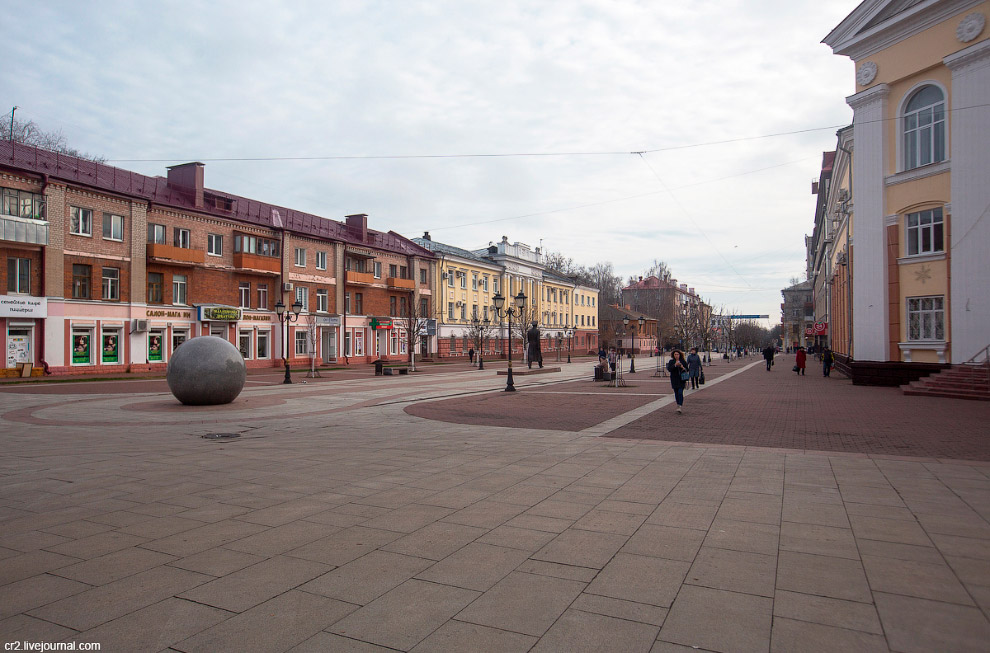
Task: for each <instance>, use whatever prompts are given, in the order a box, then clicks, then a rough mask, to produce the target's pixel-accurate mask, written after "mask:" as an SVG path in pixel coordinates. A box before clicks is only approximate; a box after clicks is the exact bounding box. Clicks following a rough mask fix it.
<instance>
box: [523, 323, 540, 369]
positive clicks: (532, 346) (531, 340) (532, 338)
mask: <svg viewBox="0 0 990 653" xmlns="http://www.w3.org/2000/svg"><path fill="white" fill-rule="evenodd" d="M526 342H527V343H528V348H527V350H526V362H527V363H528V364H529V369H533V361H534V360H535V361H536V362H538V363H539V364H540V368H542V367H543V352H542V351H540V330H539V329H538V328H536V322H533V326H531V327H530V328H529V331H527V332H526Z"/></svg>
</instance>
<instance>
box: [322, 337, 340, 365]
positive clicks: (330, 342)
mask: <svg viewBox="0 0 990 653" xmlns="http://www.w3.org/2000/svg"><path fill="white" fill-rule="evenodd" d="M322 339H323V362H324V363H332V362H334V361H336V360H337V329H335V328H329V329H323V338H322Z"/></svg>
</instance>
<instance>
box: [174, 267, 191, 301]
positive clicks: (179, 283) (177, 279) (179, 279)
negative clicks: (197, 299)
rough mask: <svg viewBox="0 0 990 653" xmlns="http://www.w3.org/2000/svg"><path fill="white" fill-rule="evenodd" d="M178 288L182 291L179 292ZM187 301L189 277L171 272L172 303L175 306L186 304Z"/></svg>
mask: <svg viewBox="0 0 990 653" xmlns="http://www.w3.org/2000/svg"><path fill="white" fill-rule="evenodd" d="M179 288H181V289H182V292H179ZM180 295H181V296H180ZM179 300H181V301H179ZM188 301H189V278H188V277H187V276H186V275H184V274H173V275H172V304H173V305H175V306H188V305H189V304H188Z"/></svg>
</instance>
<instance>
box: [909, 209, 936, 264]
mask: <svg viewBox="0 0 990 653" xmlns="http://www.w3.org/2000/svg"><path fill="white" fill-rule="evenodd" d="M943 227H944V225H943V222H942V209H940V208H938V209H930V210H928V211H919V212H918V213H908V215H907V222H906V230H907V253H908V256H914V255H917V254H931V253H934V252H941V251H944V244H943Z"/></svg>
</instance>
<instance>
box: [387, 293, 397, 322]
mask: <svg viewBox="0 0 990 653" xmlns="http://www.w3.org/2000/svg"><path fill="white" fill-rule="evenodd" d="M395 310H396V297H395V295H392V296H391V297H389V298H388V314H389V315H391V316H392V317H395V316H396V312H395Z"/></svg>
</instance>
